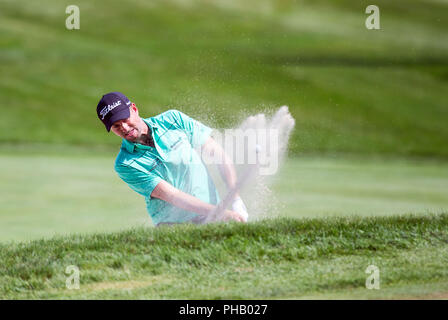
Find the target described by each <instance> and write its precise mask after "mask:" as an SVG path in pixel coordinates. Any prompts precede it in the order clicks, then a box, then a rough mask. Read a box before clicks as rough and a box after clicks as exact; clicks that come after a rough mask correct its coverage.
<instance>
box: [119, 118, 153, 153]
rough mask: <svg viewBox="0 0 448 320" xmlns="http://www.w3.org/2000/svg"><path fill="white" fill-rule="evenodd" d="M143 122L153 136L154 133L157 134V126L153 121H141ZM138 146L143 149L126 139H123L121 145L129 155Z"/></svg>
mask: <svg viewBox="0 0 448 320" xmlns="http://www.w3.org/2000/svg"><path fill="white" fill-rule="evenodd" d="M142 120H143V122H145V123H146V124H147V125H148V127H149V128H150V129H151V131H152V132H153V133H154V134H155V132H157V129H158V125H157V123H155V121H154V120H153V119H152V118H147V119H143V118H142ZM137 146H140V147H145V146H143V145H141V144H140V143H134V142H130V141H128V140H126V139H123V142H122V144H121V147H124V148H125V149H126V150H127V151H128V152H130V153H134V151H135V147H137Z"/></svg>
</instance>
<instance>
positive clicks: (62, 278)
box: [0, 213, 448, 299]
mask: <svg viewBox="0 0 448 320" xmlns="http://www.w3.org/2000/svg"><path fill="white" fill-rule="evenodd" d="M0 260H1V261H2V264H1V265H0V297H2V298H9V299H16V298H58V299H59V298H71V299H85V298H90V299H91V298H107V299H110V298H122V299H131V298H132V299H135V298H151V299H161V298H162V299H276V298H281V299H285V298H294V299H296V298H301V297H303V298H306V297H309V296H313V297H320V298H325V297H332V298H337V297H344V298H347V297H350V298H369V297H373V298H378V297H387V298H400V297H403V296H404V295H406V296H407V297H412V296H415V294H416V290H417V292H418V294H419V295H420V297H422V295H423V297H425V296H430V297H434V296H438V297H443V295H444V294H445V297H446V293H447V288H448V286H447V284H448V269H447V268H446V266H447V263H448V214H446V213H445V214H438V215H425V216H422V215H410V216H409V215H408V216H391V217H371V218H359V217H346V218H325V219H290V218H289V219H288V218H282V219H274V220H264V221H260V222H257V223H249V224H247V225H241V224H236V223H231V224H216V225H208V226H193V225H180V226H174V227H166V228H157V229H154V228H150V229H142V228H137V229H132V230H128V231H125V232H121V233H112V234H95V235H76V236H69V237H57V238H54V239H51V240H39V241H33V242H28V243H17V244H12V245H9V246H5V245H2V246H1V250H0ZM371 264H373V265H376V266H377V267H378V268H379V269H380V290H375V291H370V290H367V289H365V281H366V277H367V274H366V273H365V269H366V268H367V266H368V265H371ZM69 265H76V266H78V267H79V268H80V271H81V276H80V289H79V290H68V289H66V287H65V283H66V277H67V275H66V274H65V269H66V267H67V266H69ZM406 288H407V289H406ZM419 288H421V289H422V290H419ZM360 293H361V295H360Z"/></svg>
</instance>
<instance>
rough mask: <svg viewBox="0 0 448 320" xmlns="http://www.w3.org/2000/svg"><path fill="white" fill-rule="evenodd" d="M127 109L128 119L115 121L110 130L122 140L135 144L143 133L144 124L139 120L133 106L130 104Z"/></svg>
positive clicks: (135, 108)
mask: <svg viewBox="0 0 448 320" xmlns="http://www.w3.org/2000/svg"><path fill="white" fill-rule="evenodd" d="M129 109H130V116H129V118H127V119H123V120H118V121H115V122H114V124H113V125H112V127H111V128H110V130H111V131H112V132H113V133H115V134H116V135H117V136H119V137H121V138H123V139H126V140H129V141H131V142H135V141H137V139H138V138H140V136H141V135H142V134H143V133H144V129H145V127H144V126H146V124H145V123H144V122H143V121H142V120H141V119H140V117H139V115H138V109H137V107H136V106H135V104H132V105H131V106H130V107H129Z"/></svg>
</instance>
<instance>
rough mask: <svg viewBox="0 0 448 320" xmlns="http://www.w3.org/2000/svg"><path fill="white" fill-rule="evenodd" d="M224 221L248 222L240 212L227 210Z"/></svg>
mask: <svg viewBox="0 0 448 320" xmlns="http://www.w3.org/2000/svg"><path fill="white" fill-rule="evenodd" d="M222 219H223V221H232V220H233V221H237V222H246V220H245V219H244V217H242V216H241V214H239V213H238V212H235V211H231V210H226V211H225V212H224V214H223V217H222Z"/></svg>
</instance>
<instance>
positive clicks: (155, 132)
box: [97, 92, 247, 226]
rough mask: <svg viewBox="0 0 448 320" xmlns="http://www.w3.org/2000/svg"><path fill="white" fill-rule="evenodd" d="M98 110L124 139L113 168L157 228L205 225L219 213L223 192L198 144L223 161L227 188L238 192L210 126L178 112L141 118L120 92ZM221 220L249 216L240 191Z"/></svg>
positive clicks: (108, 96) (107, 98) (233, 174)
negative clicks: (142, 201) (140, 199)
mask: <svg viewBox="0 0 448 320" xmlns="http://www.w3.org/2000/svg"><path fill="white" fill-rule="evenodd" d="M97 114H98V117H99V119H100V120H101V121H102V122H103V123H104V125H105V126H106V129H107V131H108V132H109V131H112V132H113V133H115V134H116V135H117V136H119V137H120V138H122V139H123V140H122V144H121V149H120V152H119V154H118V156H117V158H116V161H115V170H116V172H117V173H118V176H119V177H120V178H121V179H122V180H123V181H125V182H126V183H127V184H128V185H129V187H130V188H131V189H133V190H134V191H136V192H138V193H139V194H141V195H142V196H144V197H145V201H146V208H147V210H148V213H149V215H150V216H151V219H152V221H153V223H154V224H155V225H156V226H159V225H163V224H176V223H185V222H191V223H195V224H201V223H204V222H205V221H206V220H207V221H209V219H207V216H209V215H210V216H209V217H211V215H212V214H214V215H213V216H216V210H218V209H219V208H218V206H217V205H218V204H219V201H220V200H219V195H218V192H217V190H216V187H215V185H214V183H213V181H212V179H211V178H210V176H209V174H208V171H207V168H206V166H205V165H204V163H203V162H202V160H201V157H200V155H199V154H198V152H197V151H196V150H195V148H198V147H200V148H202V152H201V153H203V154H207V155H213V156H218V157H221V158H220V159H223V160H224V161H222V163H220V164H218V167H219V171H220V173H221V176H222V178H223V179H224V181H225V183H226V185H227V187H228V188H229V190H234V188H235V186H236V183H237V178H236V172H235V168H234V166H233V164H232V161H231V160H230V159H229V157H228V156H227V155H226V154H225V152H224V150H223V149H222V148H221V146H220V145H219V144H218V143H217V142H216V141H215V140H214V139H213V138H212V137H211V136H210V134H211V132H212V129H211V128H209V127H207V126H205V125H204V124H202V123H200V122H199V121H196V120H194V119H192V118H190V117H189V116H187V115H185V114H184V113H182V112H180V111H177V110H168V111H166V112H163V113H161V114H159V115H157V116H154V117H150V118H146V119H144V118H141V117H140V115H139V111H138V108H137V106H136V105H135V104H134V103H132V102H131V101H130V100H129V99H128V98H127V97H126V96H125V95H123V94H122V93H120V92H110V93H107V94H105V95H104V96H103V97H102V98H101V100H100V101H99V103H98V106H97ZM233 193H235V192H233ZM221 209H222V208H221ZM224 209H225V208H224ZM219 220H223V221H229V220H234V221H239V222H245V221H246V220H247V209H246V207H245V205H244V203H243V201H242V200H241V198H240V197H239V195H238V193H236V196H235V198H234V201H233V204H232V210H222V214H220V215H219Z"/></svg>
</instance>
